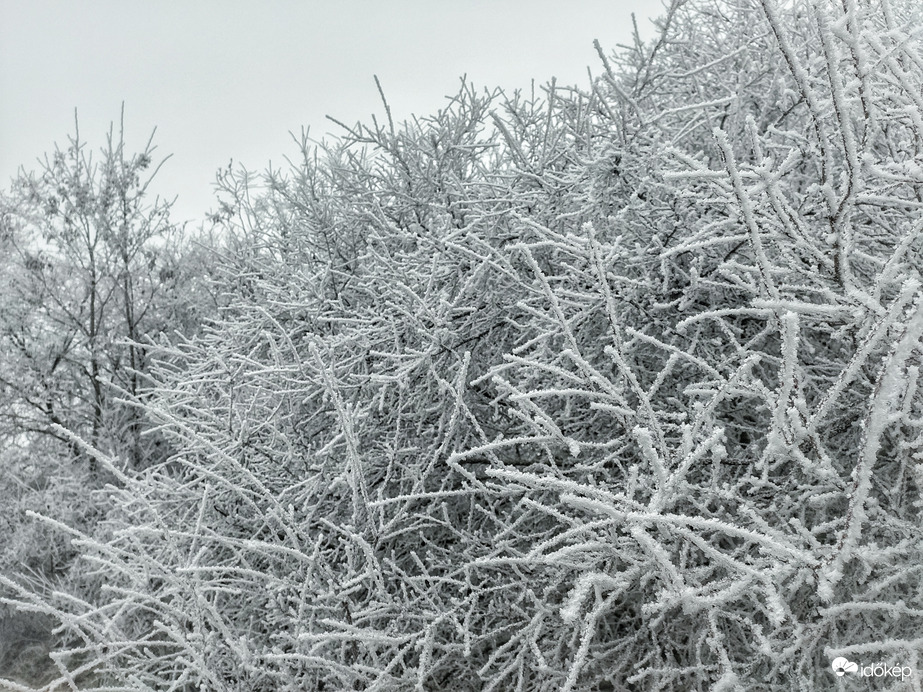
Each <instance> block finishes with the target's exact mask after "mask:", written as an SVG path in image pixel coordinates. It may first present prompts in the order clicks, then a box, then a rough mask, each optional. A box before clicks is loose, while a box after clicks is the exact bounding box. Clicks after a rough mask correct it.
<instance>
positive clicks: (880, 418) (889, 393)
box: [819, 282, 923, 601]
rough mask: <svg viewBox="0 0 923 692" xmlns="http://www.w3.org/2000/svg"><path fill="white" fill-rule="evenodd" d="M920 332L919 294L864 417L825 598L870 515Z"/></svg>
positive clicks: (922, 309) (825, 578) (823, 586)
mask: <svg viewBox="0 0 923 692" xmlns="http://www.w3.org/2000/svg"><path fill="white" fill-rule="evenodd" d="M908 283H909V282H908ZM914 283H916V282H914ZM921 335H923V299H921V298H920V297H919V296H918V297H917V300H916V305H915V307H914V310H913V314H912V315H911V317H910V319H909V320H908V321H907V324H906V326H905V327H904V331H903V334H902V335H901V338H900V340H899V341H898V342H897V344H896V345H895V347H894V349H893V351H892V352H891V355H890V356H889V358H888V360H887V362H886V363H885V366H884V369H883V371H882V373H881V376H880V377H879V380H878V385H877V387H876V388H875V393H874V395H873V398H872V403H871V406H870V408H869V411H868V414H867V415H866V418H865V426H864V428H865V430H864V439H863V444H862V450H861V452H860V456H859V462H858V465H857V466H856V469H855V471H854V472H853V473H854V480H853V487H852V492H851V493H850V500H849V509H848V510H847V515H846V521H847V525H846V530H845V532H844V533H843V535H842V537H841V538H840V540H839V542H838V544H837V547H836V553H835V555H834V557H833V559H832V560H831V561H830V563H829V564H828V565H827V567H826V568H825V569H824V571H823V574H822V578H821V581H820V588H819V592H820V596H821V598H823V599H824V600H825V601H829V600H830V598H832V596H833V591H832V587H833V586H835V585H836V584H837V582H838V581H839V580H840V579H841V578H842V577H843V567H844V565H845V564H846V563H847V562H848V561H849V560H850V559H851V558H852V556H853V553H854V552H855V550H856V548H857V546H858V544H859V539H860V538H861V536H862V524H863V523H864V522H865V520H866V518H867V516H866V510H865V504H866V500H867V498H868V495H869V490H870V489H871V487H872V469H873V468H874V466H875V461H876V459H877V457H878V451H879V449H880V447H881V436H882V434H883V433H884V431H885V429H886V428H887V427H888V425H889V424H890V423H891V422H892V417H891V413H892V411H893V410H894V409H897V408H899V407H900V404H901V399H902V394H903V393H904V389H905V380H906V375H905V366H906V363H907V360H908V359H909V358H910V356H911V355H912V354H913V353H914V351H916V350H918V349H919V346H920V337H921Z"/></svg>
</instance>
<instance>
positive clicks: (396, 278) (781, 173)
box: [8, 0, 923, 691]
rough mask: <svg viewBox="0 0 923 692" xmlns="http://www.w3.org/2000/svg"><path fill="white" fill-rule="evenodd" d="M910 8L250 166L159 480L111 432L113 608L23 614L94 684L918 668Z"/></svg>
mask: <svg viewBox="0 0 923 692" xmlns="http://www.w3.org/2000/svg"><path fill="white" fill-rule="evenodd" d="M914 12H915V10H914V8H913V7H912V6H911V5H910V4H909V3H887V2H880V3H879V2H872V3H864V4H862V5H860V4H859V3H850V2H848V1H847V2H844V3H842V4H825V3H807V2H793V3H786V4H784V5H783V4H776V3H775V2H772V1H771V0H760V1H757V0H754V1H750V2H743V3H740V2H736V3H730V2H722V1H704V0H703V1H701V2H696V1H690V2H684V3H683V2H675V3H673V4H672V5H671V6H670V7H669V8H668V9H667V13H666V15H665V16H664V18H663V19H661V20H660V29H661V32H660V36H659V38H658V39H657V40H655V41H653V42H651V43H649V44H645V43H642V42H641V41H640V40H639V41H637V43H636V44H635V45H634V46H633V47H628V48H625V49H623V50H621V51H619V52H617V53H615V54H613V55H607V54H606V53H605V52H604V51H603V50H602V49H600V51H599V52H600V58H601V59H600V68H599V69H600V75H599V77H598V78H596V79H594V80H593V81H592V82H591V84H590V85H589V87H588V88H586V89H580V88H576V87H564V86H561V85H558V84H555V83H551V84H548V85H546V86H545V87H544V88H543V89H541V90H540V91H539V92H538V93H530V94H528V95H526V94H524V93H520V92H517V93H515V94H513V95H510V96H506V95H503V94H500V93H479V92H477V91H475V90H474V89H472V88H470V87H469V86H467V85H463V87H462V89H461V90H460V92H459V94H458V95H457V96H456V97H455V98H454V99H453V100H452V101H451V102H450V104H449V105H448V107H447V108H446V109H445V110H443V111H441V112H440V113H438V114H437V115H435V116H432V117H430V118H422V119H417V120H414V121H411V122H406V123H402V124H397V123H393V122H392V121H391V118H390V116H389V115H387V104H386V103H385V110H386V118H385V120H383V121H382V122H380V123H379V122H373V123H372V125H371V126H362V125H357V126H355V127H346V128H345V134H344V135H343V136H342V137H341V138H340V139H338V140H336V141H332V142H328V143H326V144H324V145H321V146H319V147H313V148H312V147H311V146H309V143H308V142H307V141H306V142H305V143H304V146H303V149H304V157H303V160H302V161H301V162H299V163H298V164H297V165H296V166H294V167H293V168H292V170H291V171H289V172H287V173H283V172H278V171H274V172H270V173H269V174H267V175H265V176H263V177H262V178H259V179H254V178H251V177H250V176H247V175H243V174H241V175H236V176H235V175H229V176H228V177H226V178H225V183H226V185H225V190H226V194H227V198H226V204H225V210H226V212H227V213H226V215H225V216H224V217H223V218H225V219H226V222H225V223H226V225H227V232H228V233H230V234H232V235H233V236H234V237H235V238H236V239H237V248H238V249H237V251H236V252H234V253H232V255H231V256H230V257H229V258H228V263H227V268H226V275H227V280H226V283H225V287H226V291H227V298H226V301H227V305H226V307H225V309H224V312H223V315H222V318H221V319H219V320H217V321H216V322H215V323H214V324H213V325H212V326H211V327H210V328H209V330H208V331H207V332H205V333H204V334H202V335H199V336H198V337H196V338H189V339H185V340H179V339H178V340H176V341H175V342H174V343H172V344H164V345H163V350H162V351H161V356H162V361H161V362H160V364H158V365H156V367H155V373H154V377H155V379H156V381H157V382H158V385H157V387H156V388H155V392H154V393H153V396H152V398H151V400H150V401H149V403H148V405H147V406H146V414H147V415H148V416H149V417H150V420H151V421H152V422H153V423H154V424H155V425H157V426H159V428H158V429H159V430H161V431H162V433H163V434H164V435H166V436H168V437H169V439H170V440H171V444H172V447H173V448H174V449H175V450H176V453H175V454H174V455H173V456H172V457H171V458H170V460H169V462H168V463H166V464H164V465H162V466H159V467H157V468H154V469H150V470H148V471H146V472H144V473H141V474H135V475H129V474H125V473H123V472H121V471H120V470H119V461H118V459H117V458H115V457H113V456H111V455H109V454H108V453H94V452H92V450H91V449H89V448H88V449H87V453H88V454H96V458H97V459H98V460H99V462H100V463H101V464H103V465H104V466H106V468H108V469H110V470H111V471H110V472H111V473H113V474H114V475H115V476H116V477H117V478H118V481H119V487H118V488H113V489H112V490H111V491H110V500H109V501H110V503H111V504H112V506H113V507H118V508H119V509H118V511H113V512H111V513H110V515H109V519H108V523H107V524H106V526H105V531H103V532H101V533H100V534H98V535H96V536H90V535H85V534H80V533H79V532H78V533H74V534H73V535H74V538H75V544H76V545H78V546H80V548H81V550H83V551H84V554H85V556H86V558H87V560H86V564H87V569H86V573H85V575H86V578H87V580H89V581H92V580H94V579H95V580H97V581H98V582H102V581H103V576H105V583H99V588H98V590H97V591H96V592H95V596H94V598H92V599H89V598H88V599H84V600H83V601H79V602H78V601H75V600H74V599H72V598H68V597H67V596H65V595H56V596H55V597H54V598H44V599H39V598H36V597H34V596H32V595H31V594H30V593H29V591H28V589H26V588H24V587H18V588H19V591H18V593H19V596H17V598H16V599H9V600H11V601H16V602H17V603H19V604H20V606H21V607H27V608H33V609H36V610H38V611H41V612H43V613H46V614H47V615H48V616H49V617H55V618H57V619H58V620H60V622H61V624H62V632H63V633H65V634H66V636H67V637H68V638H69V639H68V642H67V645H66V646H64V647H63V648H62V649H61V650H60V651H58V652H57V653H56V654H55V657H56V660H57V662H58V664H59V666H60V669H61V671H62V677H64V678H67V676H71V677H74V676H76V674H77V673H78V672H91V671H92V672H95V674H96V675H97V676H99V679H101V680H110V679H111V681H112V684H121V685H122V686H123V688H125V689H163V688H169V687H170V686H173V688H174V689H183V688H188V689H199V688H209V689H239V688H241V687H244V688H246V689H252V690H261V689H265V690H270V689H285V688H293V689H295V688H300V689H304V688H308V689H310V688H315V689H325V690H329V689H364V690H430V689H431V690H441V689H458V690H469V689H470V690H505V689H521V690H562V689H563V690H600V691H602V690H641V689H645V690H646V689H652V690H654V689H661V690H666V689H697V690H732V689H748V690H749V689H756V690H760V689H765V690H770V689H773V690H775V689H801V690H825V689H830V688H831V685H832V684H833V683H832V680H833V679H834V677H835V676H834V674H833V672H832V671H831V669H830V662H831V661H832V660H833V659H834V658H835V657H838V656H843V657H848V658H850V659H851V660H854V659H859V660H864V661H868V662H871V661H892V662H893V663H894V664H905V665H910V666H913V667H914V670H916V666H917V656H918V651H919V638H918V636H917V634H916V633H917V632H918V631H919V619H920V615H921V613H923V603H921V592H920V589H919V583H920V579H919V564H920V563H921V560H920V557H921V555H920V548H921V535H920V530H919V511H920V504H919V489H920V483H921V482H923V477H921V475H920V472H919V468H920V459H919V454H920V451H919V450H920V446H921V442H920V440H921V439H923V438H921V435H920V427H921V424H920V416H921V398H920V395H919V391H918V387H917V381H918V375H919V367H920V364H919V352H920V347H921V346H920V337H921V335H923V303H921V300H920V292H921V279H920V277H919V268H920V255H919V253H920V244H919V240H920V229H921V223H920V220H919V218H918V217H919V206H920V197H919V195H920V192H921V184H923V178H921V177H920V176H919V175H918V173H919V170H918V169H919V167H918V165H917V163H916V159H917V158H919V151H920V149H919V147H920V144H921V141H920V138H921V135H923V129H921V127H923V125H921V121H920V118H919V111H920V98H921V97H920V94H921V93H923V91H921V83H920V80H921V75H923V71H921V69H920V68H921V66H923V62H921V59H923V53H921V43H920V36H919V35H918V33H917V31H918V26H919V24H918V22H916V15H915V14H914ZM258 186H260V187H261V188H262V189H259V188H258ZM74 443H75V444H78V445H79V444H81V443H80V441H79V440H75V441H74ZM62 530H67V529H66V528H65V527H62ZM8 586H9V587H10V588H14V585H12V584H9V585H8ZM889 683H894V688H895V689H897V688H898V687H897V686H898V685H900V684H901V682H900V681H894V680H891V681H882V687H883V688H887V687H888V685H889ZM120 689H121V688H120Z"/></svg>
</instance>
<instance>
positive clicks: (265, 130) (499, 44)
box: [0, 0, 662, 221]
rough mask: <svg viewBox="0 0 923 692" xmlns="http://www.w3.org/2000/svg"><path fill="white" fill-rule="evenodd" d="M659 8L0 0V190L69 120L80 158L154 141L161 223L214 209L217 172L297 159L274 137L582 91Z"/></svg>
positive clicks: (470, 2)
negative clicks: (386, 113)
mask: <svg viewBox="0 0 923 692" xmlns="http://www.w3.org/2000/svg"><path fill="white" fill-rule="evenodd" d="M661 9H662V8H661V6H660V2H659V1H658V0H571V1H570V2H567V3H564V2H561V0H492V1H489V0H454V1H452V2H448V1H444V0H442V1H440V0H387V1H377V2H376V1H373V0H329V1H328V2H317V1H308V0H302V1H301V2H295V1H282V0H262V1H260V2H254V1H253V0H249V1H247V2H243V1H239V0H220V1H219V0H195V1H194V2H179V1H176V0H169V1H167V0H159V1H158V2H150V1H149V0H145V1H143V2H141V1H138V0H84V1H82V2H73V1H70V2H64V1H63V0H55V1H52V0H28V1H25V0H0V186H2V188H4V189H7V188H8V187H9V183H10V179H11V177H12V176H13V175H15V173H16V171H17V169H18V168H19V166H20V165H24V166H25V167H26V168H28V169H35V168H37V164H36V163H35V160H36V158H38V157H40V156H42V155H43V154H44V153H45V152H49V151H51V150H52V149H53V145H54V143H55V142H58V143H60V144H62V145H63V144H65V143H66V141H67V135H68V134H72V133H73V127H74V108H75V107H76V108H77V112H78V117H79V120H80V134H81V138H82V139H84V140H86V141H87V142H88V143H89V144H90V145H91V146H92V147H93V148H94V149H98V148H99V147H101V146H102V145H103V144H104V142H105V134H106V132H107V131H108V127H109V123H110V122H111V121H115V122H116V124H117V123H118V118H119V109H120V107H121V103H122V102H123V101H124V102H125V129H126V141H127V145H128V147H129V148H130V150H132V151H135V150H137V149H138V148H140V147H142V146H143V145H144V143H145V142H146V140H147V138H148V136H150V133H151V130H152V129H153V128H154V127H155V126H156V127H157V134H156V136H155V137H154V143H155V144H156V145H157V146H158V149H157V152H156V153H157V154H159V155H160V156H161V157H163V156H165V155H167V154H173V157H172V158H171V159H170V160H169V161H168V162H167V163H166V164H165V166H164V168H163V169H162V170H161V172H160V174H159V175H158V178H157V180H155V183H156V184H155V185H154V187H155V191H156V192H158V193H159V194H161V195H164V196H168V197H173V196H174V195H177V196H178V199H177V202H176V206H175V207H174V212H173V218H174V219H175V220H177V221H180V220H185V219H189V220H193V221H199V220H201V219H202V218H204V215H205V212H206V211H207V210H208V209H210V208H212V207H213V206H214V196H213V182H214V178H215V172H216V171H217V170H218V169H219V168H220V167H222V166H226V165H227V164H228V162H229V160H230V159H232V158H233V159H234V162H235V165H237V164H240V163H242V164H244V165H245V166H247V168H249V169H251V170H259V171H262V170H264V169H265V168H266V166H267V164H268V163H269V162H270V161H272V162H273V165H274V166H281V165H282V164H283V163H284V157H285V156H286V155H287V156H289V157H294V156H295V155H296V154H297V147H296V146H295V144H294V142H293V140H292V138H291V136H290V135H289V132H296V133H297V132H300V131H301V128H302V127H309V128H310V135H311V137H312V138H314V139H319V138H321V137H323V136H324V135H325V134H326V133H327V132H335V131H336V129H337V128H336V126H335V125H334V124H333V123H331V122H330V121H328V120H326V119H325V117H324V116H325V115H328V114H329V115H331V116H333V117H335V118H337V119H338V120H341V121H343V122H345V123H347V124H353V123H355V122H356V121H357V120H362V121H365V122H368V121H369V120H370V115H371V114H372V113H375V114H376V115H378V116H379V117H380V116H381V115H382V113H383V108H382V106H381V101H380V98H379V96H378V92H377V90H376V88H375V84H374V80H373V75H375V74H377V75H378V77H379V79H380V80H381V82H382V86H383V87H384V90H385V95H386V96H387V98H388V101H389V104H390V106H391V109H392V112H393V115H394V117H395V118H396V119H403V118H406V117H408V116H409V115H411V114H418V115H426V114H430V113H434V112H435V111H436V110H437V109H438V108H440V107H442V106H443V105H444V103H445V98H444V97H445V95H446V94H454V93H456V92H457V89H458V85H459V77H460V76H461V75H462V74H467V76H468V80H469V82H471V83H473V84H474V85H475V86H476V87H478V88H481V87H484V86H489V87H493V86H501V87H503V88H504V89H506V90H508V91H512V90H513V89H514V88H523V89H528V88H529V86H530V81H531V80H532V79H533V78H534V79H535V80H536V82H537V84H539V83H544V82H546V81H547V80H549V79H550V78H551V77H552V76H554V77H556V78H557V79H558V82H559V83H564V84H578V85H586V84H587V79H588V78H587V72H586V68H587V66H590V67H591V69H592V71H593V73H594V74H598V73H599V72H600V66H599V61H598V58H597V57H596V54H595V51H594V49H593V39H594V38H598V39H599V40H600V42H601V43H602V45H603V47H604V48H605V49H606V50H607V52H608V51H611V50H612V49H613V48H615V46H616V44H619V43H627V42H629V41H630V37H631V19H630V15H631V13H632V12H634V13H636V15H637V17H638V24H639V28H641V29H642V35H644V34H645V33H647V35H648V36H649V35H650V30H649V27H650V19H649V17H650V16H651V15H655V16H656V15H658V14H660V12H661Z"/></svg>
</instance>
